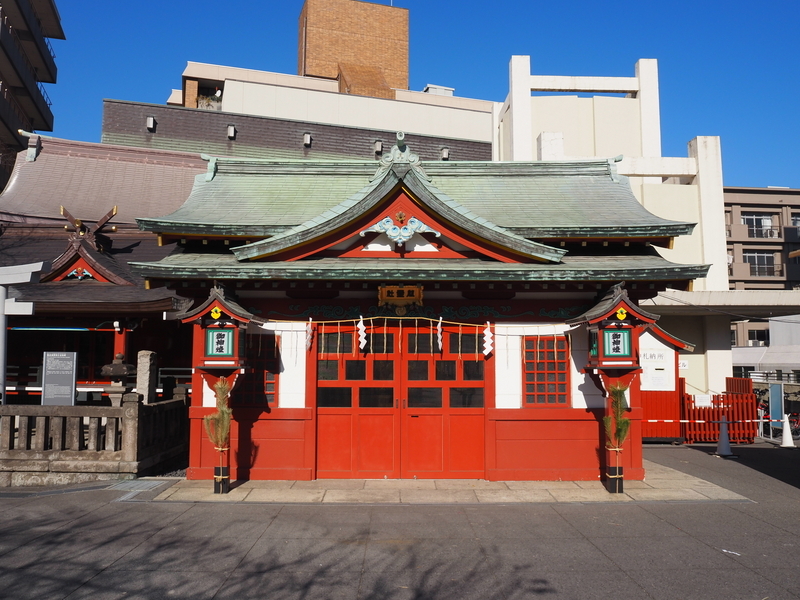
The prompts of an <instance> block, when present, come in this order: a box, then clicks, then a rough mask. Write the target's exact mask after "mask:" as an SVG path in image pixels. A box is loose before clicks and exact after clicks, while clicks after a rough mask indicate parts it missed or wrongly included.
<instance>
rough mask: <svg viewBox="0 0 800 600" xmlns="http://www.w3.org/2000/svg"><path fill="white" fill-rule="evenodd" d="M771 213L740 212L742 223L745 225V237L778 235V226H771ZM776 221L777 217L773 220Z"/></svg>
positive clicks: (772, 236)
mask: <svg viewBox="0 0 800 600" xmlns="http://www.w3.org/2000/svg"><path fill="white" fill-rule="evenodd" d="M773 216H777V215H773V214H769V213H742V224H743V225H747V237H751V238H777V237H780V234H779V231H780V230H779V229H778V227H774V226H773ZM775 222H777V219H776V220H775Z"/></svg>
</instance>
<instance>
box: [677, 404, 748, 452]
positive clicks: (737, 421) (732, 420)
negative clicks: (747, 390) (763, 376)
mask: <svg viewBox="0 0 800 600" xmlns="http://www.w3.org/2000/svg"><path fill="white" fill-rule="evenodd" d="M682 405H683V407H682V411H681V419H682V420H683V421H685V423H682V424H681V429H682V431H683V437H684V439H685V440H686V442H687V443H690V444H691V443H694V442H719V437H720V423H721V421H722V416H723V414H724V415H725V417H726V422H727V424H728V435H729V441H730V442H731V443H736V444H752V443H753V442H754V441H755V438H756V436H757V435H758V431H757V430H758V427H757V425H756V424H757V423H758V422H759V419H758V410H757V407H758V403H757V400H756V397H755V395H754V394H714V395H713V396H712V397H711V406H695V402H694V398H693V397H692V396H691V395H689V394H685V395H684V397H683V402H682Z"/></svg>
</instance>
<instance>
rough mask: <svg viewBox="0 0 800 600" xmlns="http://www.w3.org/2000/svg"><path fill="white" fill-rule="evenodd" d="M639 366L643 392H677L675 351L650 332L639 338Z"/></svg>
mask: <svg viewBox="0 0 800 600" xmlns="http://www.w3.org/2000/svg"><path fill="white" fill-rule="evenodd" d="M639 364H640V365H641V366H642V373H641V376H640V377H641V379H640V383H641V390H642V391H643V392H674V391H675V379H676V378H675V350H674V349H673V348H670V347H669V346H667V345H666V344H665V343H663V342H662V341H661V340H660V339H658V338H657V337H656V336H654V335H653V334H652V333H650V332H649V331H645V332H644V333H643V334H642V335H641V336H640V337H639Z"/></svg>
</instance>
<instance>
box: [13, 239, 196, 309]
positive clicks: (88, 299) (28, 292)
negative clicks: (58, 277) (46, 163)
mask: <svg viewBox="0 0 800 600" xmlns="http://www.w3.org/2000/svg"><path fill="white" fill-rule="evenodd" d="M111 239H112V242H113V244H112V247H111V249H110V250H109V251H108V252H106V253H100V252H97V251H93V252H94V258H95V260H96V261H97V263H98V264H101V265H102V266H103V268H104V269H107V270H108V271H110V272H112V273H114V274H116V275H118V276H119V277H120V278H121V279H123V280H124V281H126V282H128V283H129V284H131V285H127V284H126V285H117V284H114V283H103V282H100V281H91V280H86V279H85V280H83V281H78V280H64V281H49V282H45V283H38V284H29V285H23V286H13V287H12V288H11V291H10V296H11V297H13V298H17V299H19V300H23V301H35V302H37V308H36V311H37V314H38V313H42V312H48V310H55V307H61V309H63V310H76V308H77V309H80V310H83V311H86V310H99V309H98V308H97V306H98V303H103V304H104V306H103V309H108V308H109V307H110V306H111V305H122V304H130V306H128V307H124V306H120V307H119V309H120V310H133V311H136V310H137V309H141V308H142V307H143V306H144V305H145V304H151V306H150V308H149V310H171V309H173V308H178V307H182V306H183V304H182V303H181V300H180V297H179V296H177V294H175V293H174V292H166V291H165V290H163V289H162V290H146V289H145V285H144V280H143V279H142V278H141V277H139V276H138V275H137V274H135V273H133V272H132V271H131V268H130V266H129V264H128V263H129V262H130V261H134V260H138V261H159V260H161V259H163V258H164V257H165V256H167V255H168V254H169V253H170V252H171V250H172V248H171V247H162V246H159V245H158V240H157V238H156V237H155V236H153V235H152V234H148V233H143V232H141V231H133V232H127V233H117V234H111ZM65 251H70V252H71V251H72V250H71V244H70V242H69V241H68V240H67V233H66V232H65V231H64V229H63V228H56V227H36V228H34V227H20V226H16V227H10V228H8V229H6V230H5V231H4V232H3V233H2V235H0V267H2V266H11V265H18V264H25V263H31V262H38V261H42V260H46V261H50V262H54V261H55V260H56V259H57V258H58V257H59V256H61V255H62V254H63V253H64V252H65ZM172 298H174V299H172ZM40 303H42V304H40ZM152 303H155V304H152ZM45 304H47V305H49V307H50V308H49V309H48V308H47V307H46V306H45ZM106 304H108V305H109V306H105V305H106ZM67 305H72V306H70V307H69V308H67ZM137 305H138V308H137ZM92 307H94V308H92Z"/></svg>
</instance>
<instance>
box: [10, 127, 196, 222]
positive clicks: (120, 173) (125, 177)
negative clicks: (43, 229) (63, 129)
mask: <svg viewBox="0 0 800 600" xmlns="http://www.w3.org/2000/svg"><path fill="white" fill-rule="evenodd" d="M37 144H38V146H37ZM33 157H35V160H30V159H31V158H33ZM205 167H206V163H205V162H203V161H202V160H201V159H200V157H199V155H197V154H189V153H184V152H168V151H165V150H150V149H145V148H127V147H120V146H111V145H106V144H93V143H88V142H73V141H69V140H61V139H57V138H45V137H41V138H40V137H39V136H33V137H32V138H31V139H30V146H29V148H28V150H26V151H22V152H20V153H19V154H18V155H17V160H16V163H15V165H14V171H13V173H12V174H11V179H10V180H9V182H8V185H7V186H6V188H5V190H4V191H3V193H2V194H0V223H2V222H4V221H5V222H10V223H20V222H22V223H34V224H47V223H55V224H64V220H63V218H62V217H61V213H60V207H61V206H65V207H66V208H67V209H68V210H69V211H70V212H71V213H72V214H73V215H75V217H76V218H79V219H82V220H84V221H86V222H96V221H97V220H98V219H99V218H101V217H102V216H103V215H105V214H106V213H107V212H108V211H109V210H110V209H111V207H113V206H118V207H119V210H118V213H117V215H116V217H114V219H113V221H112V224H115V225H125V224H133V223H135V219H136V217H143V216H151V217H155V216H160V215H165V214H169V213H171V212H173V211H175V210H176V209H177V208H178V207H179V206H180V205H181V204H183V202H184V200H186V197H187V196H188V195H189V192H190V191H191V189H192V185H193V183H194V177H195V175H197V174H198V173H202V172H204V171H205Z"/></svg>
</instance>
